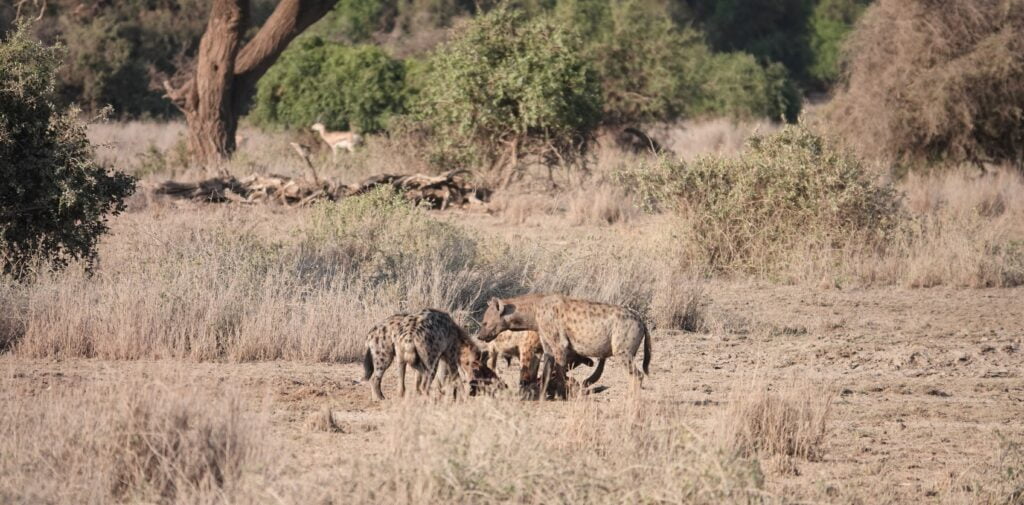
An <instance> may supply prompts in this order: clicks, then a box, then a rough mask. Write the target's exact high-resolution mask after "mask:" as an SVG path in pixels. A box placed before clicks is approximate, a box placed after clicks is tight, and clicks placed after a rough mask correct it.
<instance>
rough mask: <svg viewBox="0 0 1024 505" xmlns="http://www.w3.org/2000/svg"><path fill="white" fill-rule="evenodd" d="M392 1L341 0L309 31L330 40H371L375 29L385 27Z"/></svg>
mask: <svg viewBox="0 0 1024 505" xmlns="http://www.w3.org/2000/svg"><path fill="white" fill-rule="evenodd" d="M389 3H390V2H386V1H383V0H339V2H338V4H337V5H335V6H334V9H332V10H331V12H329V13H327V15H326V16H324V17H323V18H322V19H321V20H320V21H317V22H316V24H314V25H313V26H311V27H310V28H309V30H308V31H307V33H308V34H309V35H316V36H320V37H323V38H325V39H328V40H337V41H345V42H354V43H364V42H369V41H370V38H371V36H372V35H373V33H374V31H376V30H377V29H380V28H383V26H381V25H382V23H383V22H384V19H383V18H384V17H385V13H386V11H387V10H388V9H387V8H388V7H389V5H388V4H389Z"/></svg>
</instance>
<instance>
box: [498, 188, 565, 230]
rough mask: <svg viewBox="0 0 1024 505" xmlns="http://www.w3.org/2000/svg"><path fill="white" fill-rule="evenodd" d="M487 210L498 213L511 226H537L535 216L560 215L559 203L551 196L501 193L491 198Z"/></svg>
mask: <svg viewBox="0 0 1024 505" xmlns="http://www.w3.org/2000/svg"><path fill="white" fill-rule="evenodd" d="M487 208H488V209H489V210H491V211H493V212H496V213H498V215H500V216H501V217H502V219H503V221H504V222H505V224H510V225H524V224H525V225H535V224H536V222H535V221H536V219H531V218H535V216H551V215H554V214H557V213H558V203H557V202H556V201H555V200H554V199H553V198H551V197H550V196H549V195H543V194H530V193H510V192H508V191H500V192H498V193H497V194H495V195H494V197H492V198H491V201H490V203H489V204H488V206H487Z"/></svg>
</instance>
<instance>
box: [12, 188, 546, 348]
mask: <svg viewBox="0 0 1024 505" xmlns="http://www.w3.org/2000/svg"><path fill="white" fill-rule="evenodd" d="M204 212H207V213H208V214H207V215H205V216H204V217H203V218H201V219H196V216H195V215H192V216H191V217H188V216H178V215H174V214H168V215H163V214H160V213H156V212H154V214H155V216H156V217H154V215H148V216H136V217H137V218H138V223H137V224H136V227H135V228H134V229H133V230H132V236H133V239H132V240H131V241H127V242H122V243H120V244H121V245H122V246H124V249H125V250H110V251H108V252H110V253H111V254H110V256H109V259H111V261H112V263H113V264H114V265H130V267H127V268H123V267H117V268H110V269H104V268H100V269H99V271H98V272H97V274H96V275H95V276H92V277H90V276H88V275H86V274H85V273H84V272H83V271H81V269H72V270H71V271H68V272H65V273H59V274H48V275H44V276H41V277H40V278H39V279H37V281H36V282H34V283H32V284H25V285H14V284H10V283H8V284H6V285H5V289H6V290H8V291H7V295H5V296H4V297H2V298H0V303H3V304H4V305H5V307H4V309H5V310H9V311H12V312H8V313H10V314H12V317H13V316H17V318H18V320H19V321H22V322H23V324H24V332H23V333H24V334H23V336H21V338H20V339H19V340H18V342H17V343H16V345H15V347H14V348H15V352H16V353H18V354H20V355H23V356H32V357H76V356H78V357H100V358H105V359H139V358H166V357H176V358H187V359H193V360H216V359H224V358H227V359H231V360H235V361H252V360H271V359H293V360H303V361H342V360H354V359H358V358H359V357H361V356H362V352H363V350H364V338H365V335H366V332H367V331H368V330H369V329H370V327H371V326H372V325H373V324H375V323H376V322H378V321H380V320H381V319H383V318H384V317H386V316H388V315H390V314H393V313H395V312H399V311H403V310H419V309H421V308H423V307H436V308H439V309H442V310H447V311H451V312H454V313H455V314H456V316H457V317H459V318H460V320H461V321H462V322H463V323H466V322H467V319H466V316H467V315H468V314H469V313H470V312H473V311H476V310H479V309H481V308H482V307H483V303H484V302H485V301H486V300H487V298H488V297H490V296H492V295H494V294H506V293H509V292H511V291H513V290H522V289H523V288H522V286H523V284H524V276H525V275H527V274H528V273H529V272H531V271H532V270H531V269H532V267H531V266H530V265H531V264H532V263H535V262H536V260H535V259H534V258H533V257H532V256H531V255H530V253H520V254H518V255H516V256H512V255H511V254H510V252H509V248H508V247H507V246H505V245H504V244H502V243H498V242H488V241H483V240H481V239H480V238H479V237H477V236H475V235H474V234H471V233H469V232H468V231H467V230H465V229H464V228H462V227H460V226H457V225H453V224H449V223H445V222H442V221H439V220H437V219H434V218H433V217H430V216H429V215H428V214H427V212H426V211H424V210H422V209H416V208H413V207H410V206H409V205H408V204H407V203H405V202H404V201H403V199H402V198H400V197H396V196H394V195H389V194H385V193H374V194H370V195H367V196H365V197H359V198H351V199H346V200H345V201H344V202H342V203H339V204H324V205H323V206H322V207H320V208H318V209H316V210H314V211H312V219H309V220H308V221H310V222H308V223H293V224H294V225H295V226H296V229H297V231H298V233H294V234H293V236H292V237H286V238H281V235H282V234H281V233H280V232H279V231H278V232H276V236H277V237H278V238H276V239H268V238H267V237H266V236H265V233H260V232H257V231H253V230H251V227H253V226H254V223H253V221H252V220H253V217H252V214H251V213H252V212H261V211H255V210H254V209H252V208H248V209H232V208H230V207H228V208H223V209H209V208H207V209H204ZM265 212H267V213H269V214H265V215H264V216H265V217H266V218H267V219H268V220H269V221H270V222H272V223H273V225H272V227H282V226H285V225H286V224H288V222H289V219H290V218H288V217H287V216H281V215H276V214H274V211H273V210H266V211H265ZM306 216H309V215H308V214H306ZM300 218H301V216H300ZM270 233H271V234H275V232H274V231H271V232H270Z"/></svg>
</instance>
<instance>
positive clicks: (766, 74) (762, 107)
mask: <svg viewBox="0 0 1024 505" xmlns="http://www.w3.org/2000/svg"><path fill="white" fill-rule="evenodd" d="M704 72H705V73H704V75H703V76H702V79H701V81H702V82H701V93H700V100H699V101H698V102H697V103H696V104H695V105H694V112H695V114H699V115H706V116H733V117H746V118H750V117H767V118H770V119H772V120H777V121H780V120H781V121H786V122H789V123H793V122H796V120H797V117H798V116H799V115H800V107H801V100H802V98H801V96H800V90H799V89H798V88H797V87H796V84H795V83H794V82H793V80H792V79H790V78H789V72H788V71H787V70H786V67H784V66H782V64H780V63H770V64H768V65H767V67H763V66H761V65H759V64H758V63H757V61H756V60H755V59H754V57H753V56H751V55H749V54H746V53H739V52H737V53H716V54H713V55H711V56H710V57H709V58H708V59H707V63H706V64H705V68H704Z"/></svg>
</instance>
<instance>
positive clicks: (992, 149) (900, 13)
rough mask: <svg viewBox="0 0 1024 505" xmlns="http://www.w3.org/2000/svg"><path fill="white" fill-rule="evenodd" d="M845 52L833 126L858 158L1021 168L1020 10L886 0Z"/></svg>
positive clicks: (1014, 3)
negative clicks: (844, 76)
mask: <svg viewBox="0 0 1024 505" xmlns="http://www.w3.org/2000/svg"><path fill="white" fill-rule="evenodd" d="M847 51H848V55H849V74H848V84H847V85H846V87H845V89H844V90H843V93H842V94H841V95H840V96H839V97H838V99H837V100H836V102H835V103H834V104H833V105H834V109H833V111H832V118H833V120H834V121H833V124H834V125H835V126H836V127H837V129H838V130H839V131H840V132H841V133H842V134H843V136H844V137H845V138H846V139H847V140H849V141H850V142H851V143H852V144H853V145H855V146H856V147H857V148H858V150H859V151H861V152H863V153H866V154H869V155H875V156H877V157H879V158H881V159H884V160H888V161H896V162H899V163H900V164H901V165H902V166H903V167H904V168H907V167H914V166H921V165H928V164H931V163H933V162H938V161H945V162H950V161H952V162H954V163H955V162H968V163H981V162H1012V163H1015V164H1016V165H1017V166H1024V2H1022V1H1019V0H1011V1H1004V0H951V1H948V2H943V3H942V7H941V8H939V7H938V6H937V4H936V2H934V1H932V0H882V1H880V2H878V3H876V4H874V5H873V6H872V7H870V8H869V9H868V10H867V12H866V13H865V15H864V18H863V19H862V21H861V23H859V24H858V28H857V29H856V31H855V32H854V33H853V34H852V36H851V39H850V41H849V46H848V47H847Z"/></svg>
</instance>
